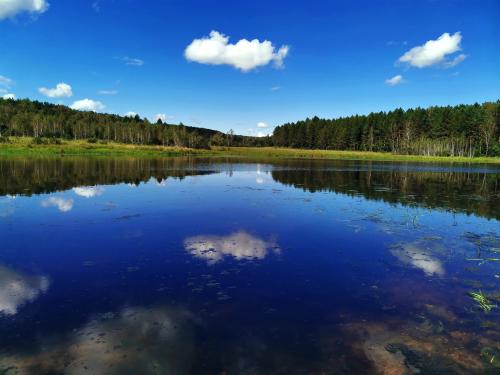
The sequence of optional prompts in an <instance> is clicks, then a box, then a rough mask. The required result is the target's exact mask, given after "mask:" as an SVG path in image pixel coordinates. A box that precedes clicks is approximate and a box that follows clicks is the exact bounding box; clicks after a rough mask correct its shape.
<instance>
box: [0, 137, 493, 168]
mask: <svg viewBox="0 0 500 375" xmlns="http://www.w3.org/2000/svg"><path fill="white" fill-rule="evenodd" d="M60 142H61V144H42V145H38V144H34V143H33V139H32V138H20V137H19V138H12V137H11V138H10V141H9V142H8V143H0V156H33V157H35V156H60V155H68V156H136V157H141V156H148V157H151V156H156V157H170V156H205V157H239V158H255V159H258V158H260V159H262V158H272V159H275V158H280V159H323V160H379V161H408V162H453V163H493V164H500V158H499V157H477V158H465V157H445V156H416V155H397V154H392V153H388V152H367V151H334V150H303V149H291V148H277V147H214V148H212V149H211V150H195V149H188V148H181V147H163V146H140V145H127V144H121V143H114V142H109V143H101V142H97V143H89V142H87V141H67V140H62V141H60Z"/></svg>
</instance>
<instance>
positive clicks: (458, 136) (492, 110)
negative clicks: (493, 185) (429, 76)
mask: <svg viewBox="0 0 500 375" xmlns="http://www.w3.org/2000/svg"><path fill="white" fill-rule="evenodd" d="M499 138H500V101H497V102H496V103H492V102H489V103H484V104H482V105H480V104H473V105H458V106H455V107H450V106H447V107H430V108H427V109H423V108H416V109H408V110H406V111H405V110H403V109H396V110H394V111H390V112H378V113H370V114H369V115H367V116H358V115H356V116H350V117H345V118H338V119H333V120H326V119H320V118H318V117H314V118H311V119H306V120H305V121H299V122H295V123H288V124H284V125H282V126H278V127H277V128H276V129H275V130H274V134H273V142H274V145H276V146H282V147H296V148H310V149H334V150H359V151H389V152H393V153H398V154H413V155H429V156H441V155H443V156H468V157H472V156H480V155H487V156H500V139H499Z"/></svg>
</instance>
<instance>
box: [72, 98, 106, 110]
mask: <svg viewBox="0 0 500 375" xmlns="http://www.w3.org/2000/svg"><path fill="white" fill-rule="evenodd" d="M70 108H71V109H76V110H77V111H92V112H97V111H102V110H103V109H104V108H105V107H104V104H102V103H101V102H99V101H95V100H92V99H82V100H77V101H76V102H74V103H73V104H72V105H71V107H70Z"/></svg>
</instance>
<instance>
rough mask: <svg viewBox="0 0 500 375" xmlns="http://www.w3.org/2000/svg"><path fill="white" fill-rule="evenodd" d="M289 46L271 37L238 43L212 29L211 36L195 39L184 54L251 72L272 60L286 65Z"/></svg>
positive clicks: (196, 60) (196, 59)
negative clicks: (285, 60) (271, 39)
mask: <svg viewBox="0 0 500 375" xmlns="http://www.w3.org/2000/svg"><path fill="white" fill-rule="evenodd" d="M289 50H290V48H289V47H288V46H286V45H283V46H281V47H280V48H279V49H276V48H275V47H274V46H273V44H272V43H271V42H270V41H268V40H264V41H263V42H261V41H259V40H258V39H253V40H251V41H250V40H247V39H241V40H239V41H238V42H236V44H230V43H229V37H228V36H226V35H224V34H222V33H220V32H218V31H212V32H211V33H210V36H209V37H203V38H201V39H194V40H193V41H192V42H191V44H189V46H187V48H186V50H185V51H184V56H185V57H186V59H187V60H189V61H194V62H197V63H200V64H207V65H231V66H233V67H235V68H236V69H239V70H241V71H243V72H248V71H250V70H253V69H255V68H257V67H259V66H265V65H267V64H269V63H271V62H274V65H275V66H276V67H282V66H283V60H284V59H285V58H286V57H287V55H288V52H289Z"/></svg>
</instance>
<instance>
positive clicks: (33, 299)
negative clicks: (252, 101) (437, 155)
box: [0, 158, 500, 375]
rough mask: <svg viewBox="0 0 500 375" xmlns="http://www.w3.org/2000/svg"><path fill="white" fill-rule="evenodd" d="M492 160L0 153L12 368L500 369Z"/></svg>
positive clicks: (2, 284) (2, 274) (498, 236)
mask: <svg viewBox="0 0 500 375" xmlns="http://www.w3.org/2000/svg"><path fill="white" fill-rule="evenodd" d="M499 178H500V167H498V166H474V167H470V166H464V165H456V166H451V167H450V166H442V165H428V164H425V165H418V164H390V163H368V162H364V163H363V162H338V161H337V162H334V161H331V162H324V161H323V162H322V161H317V162H314V161H274V162H273V161H267V162H266V161H263V162H260V163H254V162H244V161H237V160H230V161H228V160H213V161H208V160H194V159H163V160H155V159H145V160H138V159H71V158H64V159H58V160H53V159H30V160H24V159H3V160H0V236H1V242H0V374H8V375H10V374H143V373H144V374H228V375H229V374H374V373H388V374H411V373H420V374H475V373H477V374H483V373H491V374H495V373H499V369H500V362H499V361H500V344H499V342H500V326H499V323H500V314H499V311H500V309H499V308H493V310H492V311H491V312H490V313H485V312H484V311H483V310H481V309H480V308H479V307H478V305H477V304H476V302H475V301H474V300H472V299H471V297H469V296H468V295H467V293H468V292H471V291H476V292H477V291H479V290H481V291H482V292H483V293H484V294H485V295H486V296H488V298H489V301H490V303H491V304H493V305H495V304H500V294H499V291H500V289H499V286H500V278H499V277H500V262H498V261H497V260H496V259H497V258H500V223H499V220H500V181H499Z"/></svg>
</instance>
